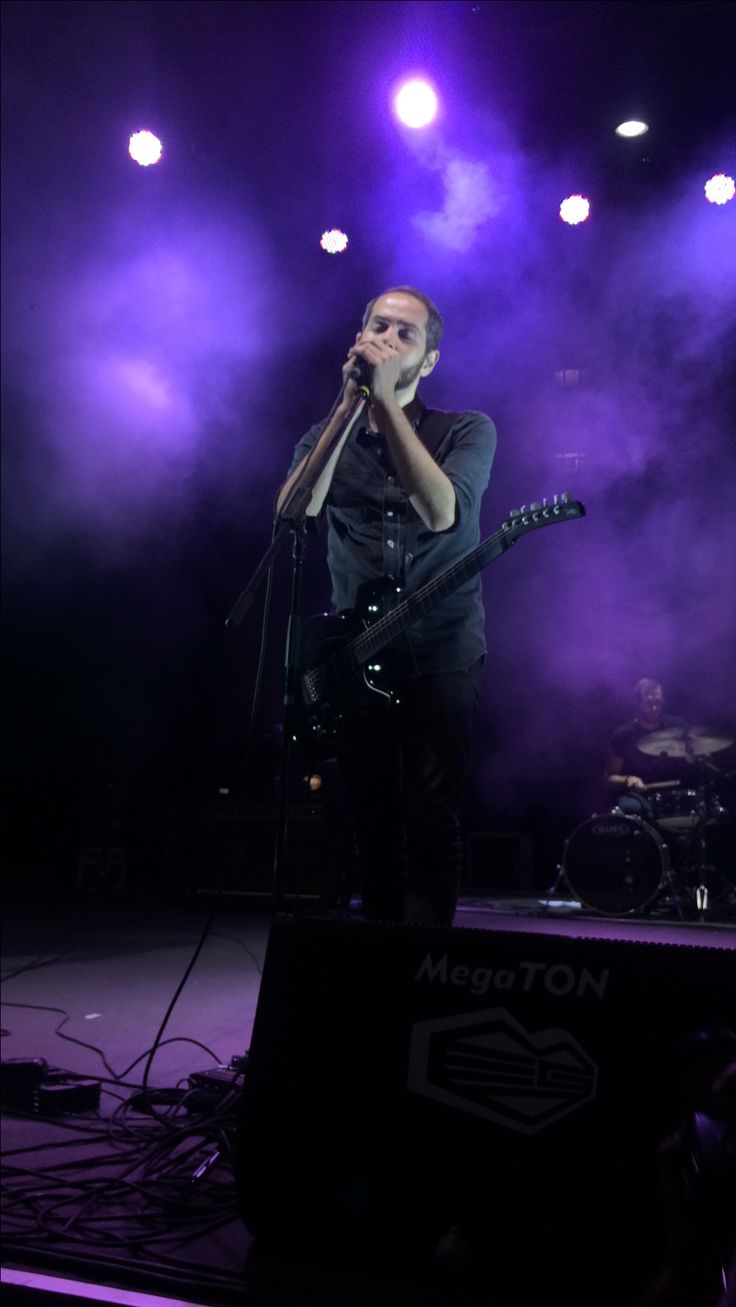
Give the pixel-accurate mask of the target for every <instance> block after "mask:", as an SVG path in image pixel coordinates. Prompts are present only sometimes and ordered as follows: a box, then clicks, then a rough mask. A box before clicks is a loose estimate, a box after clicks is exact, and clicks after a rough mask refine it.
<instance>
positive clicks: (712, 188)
mask: <svg viewBox="0 0 736 1307" xmlns="http://www.w3.org/2000/svg"><path fill="white" fill-rule="evenodd" d="M734 192H736V185H734V180H733V177H727V176H726V175H725V173H722V172H717V173H716V174H715V176H714V177H709V178H708V180H707V182H706V183H705V198H706V200H709V201H710V203H711V204H728V201H729V200H732V199H733V197H734Z"/></svg>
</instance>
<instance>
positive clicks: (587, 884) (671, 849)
mask: <svg viewBox="0 0 736 1307" xmlns="http://www.w3.org/2000/svg"><path fill="white" fill-rule="evenodd" d="M733 744H734V737H733V736H732V735H727V734H725V733H723V732H722V731H716V730H712V729H710V728H708V727H705V726H689V727H686V726H684V725H683V726H682V727H677V728H675V729H669V730H660V731H652V732H650V733H649V734H647V735H645V736H643V737H642V738H641V739H640V740H639V741H638V742H637V748H638V750H639V751H640V752H641V753H642V754H643V755H645V756H646V757H647V758H649V759H651V758H652V757H655V758H657V759H658V760H659V763H660V764H661V769H662V771H663V772H664V770H665V768H667V769H671V772H672V773H676V775H673V776H672V779H668V780H662V781H655V782H653V783H652V784H649V785H645V786H644V789H643V791H642V790H633V791H629V792H628V793H629V794H633V795H641V796H642V799H643V803H642V814H641V815H638V816H637V815H634V814H632V813H630V812H626V811H623V810H622V809H621V808H619V807H614V808H613V809H612V810H611V811H610V812H606V813H603V814H594V815H593V816H592V817H590V818H589V819H588V820H587V821H584V822H583V823H582V825H580V826H578V827H577V829H576V830H575V831H573V833H572V835H571V836H570V837H569V839H568V840H567V841H566V842H565V848H564V852H563V857H562V865H561V867H560V869H559V871H560V875H559V879H561V877H562V876H563V875H564V877H565V879H566V881H567V884H568V885H569V887H570V889H571V890H572V892H573V894H574V895H575V896H576V898H578V899H579V900H580V902H581V903H582V904H583V905H584V906H586V907H588V908H591V909H592V910H593V911H594V912H600V913H603V914H605V915H607V916H617V917H618V916H624V915H626V914H628V913H641V912H644V911H647V912H650V911H652V910H653V909H654V908H655V907H657V908H659V907H664V908H665V909H672V910H674V911H675V912H676V913H677V915H678V916H679V917H680V918H681V919H685V918H686V917H692V916H693V913H694V914H695V915H696V916H697V917H698V918H699V919H701V920H702V919H703V918H704V916H705V915H706V914H710V915H711V917H712V916H713V915H716V916H723V917H728V916H730V915H732V914H733V913H734V912H735V911H736V842H735V840H734V833H735V828H734V816H733V813H734V812H735V811H736V804H735V803H734V789H735V787H734V780H735V778H736V772H734V771H732V770H731V771H729V770H724V767H723V762H724V761H725V760H730V761H731V762H732V758H733V755H732V754H730V753H728V752H727V751H728V750H731V748H732V746H733ZM719 755H720V756H721V757H720V765H719ZM642 770H645V769H644V768H642Z"/></svg>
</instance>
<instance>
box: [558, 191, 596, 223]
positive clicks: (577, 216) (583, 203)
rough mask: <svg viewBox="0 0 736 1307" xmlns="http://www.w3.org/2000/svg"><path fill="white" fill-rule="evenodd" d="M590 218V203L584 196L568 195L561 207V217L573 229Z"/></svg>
mask: <svg viewBox="0 0 736 1307" xmlns="http://www.w3.org/2000/svg"><path fill="white" fill-rule="evenodd" d="M589 216H590V201H589V200H586V198H585V196H584V195H568V197H567V199H566V200H563V201H562V204H561V205H560V217H561V218H562V221H563V222H566V223H569V225H570V226H571V227H576V226H577V224H578V223H579V222H585V220H586V218H588V217H589Z"/></svg>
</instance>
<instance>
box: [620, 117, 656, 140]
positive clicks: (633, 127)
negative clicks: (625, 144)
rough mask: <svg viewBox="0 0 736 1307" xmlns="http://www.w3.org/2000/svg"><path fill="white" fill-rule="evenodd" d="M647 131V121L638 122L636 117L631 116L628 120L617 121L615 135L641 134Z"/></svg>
mask: <svg viewBox="0 0 736 1307" xmlns="http://www.w3.org/2000/svg"><path fill="white" fill-rule="evenodd" d="M648 131H649V124H648V123H640V122H638V121H637V120H636V118H631V119H629V121H628V122H625V123H619V125H618V127H617V128H616V135H617V136H643V135H644V133H645V132H648Z"/></svg>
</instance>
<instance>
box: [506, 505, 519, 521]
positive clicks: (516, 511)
mask: <svg viewBox="0 0 736 1307" xmlns="http://www.w3.org/2000/svg"><path fill="white" fill-rule="evenodd" d="M515 517H521V509H520V508H512V509H511V512H510V513H509V518H510V519H511V521H513V520H514V518H515Z"/></svg>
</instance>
